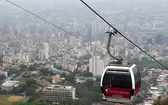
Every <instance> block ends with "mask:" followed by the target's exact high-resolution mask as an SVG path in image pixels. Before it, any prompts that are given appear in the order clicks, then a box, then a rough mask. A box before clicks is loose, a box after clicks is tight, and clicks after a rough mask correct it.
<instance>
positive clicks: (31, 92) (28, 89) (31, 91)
mask: <svg viewBox="0 0 168 105" xmlns="http://www.w3.org/2000/svg"><path fill="white" fill-rule="evenodd" d="M34 93H35V89H34V88H32V87H29V88H27V89H26V91H25V94H26V96H32V95H33V94H34Z"/></svg>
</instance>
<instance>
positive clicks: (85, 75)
mask: <svg viewBox="0 0 168 105" xmlns="http://www.w3.org/2000/svg"><path fill="white" fill-rule="evenodd" d="M80 75H81V76H84V77H93V74H92V73H91V72H89V71H87V70H85V71H83V72H82V73H81V74H80Z"/></svg>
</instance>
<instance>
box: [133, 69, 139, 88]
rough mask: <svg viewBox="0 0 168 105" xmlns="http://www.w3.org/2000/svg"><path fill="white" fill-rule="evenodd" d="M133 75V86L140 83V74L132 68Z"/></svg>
mask: <svg viewBox="0 0 168 105" xmlns="http://www.w3.org/2000/svg"><path fill="white" fill-rule="evenodd" d="M133 73H134V77H135V86H137V85H138V84H140V83H141V75H140V72H139V71H138V69H137V67H134V68H133Z"/></svg>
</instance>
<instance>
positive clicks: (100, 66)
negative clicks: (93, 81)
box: [89, 56, 105, 76]
mask: <svg viewBox="0 0 168 105" xmlns="http://www.w3.org/2000/svg"><path fill="white" fill-rule="evenodd" d="M104 68H105V64H104V61H103V60H102V59H100V57H99V56H93V57H92V58H90V59H89V72H91V73H92V74H93V75H94V76H97V75H102V73H103V71H104Z"/></svg>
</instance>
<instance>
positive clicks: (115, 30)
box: [80, 0, 168, 70]
mask: <svg viewBox="0 0 168 105" xmlns="http://www.w3.org/2000/svg"><path fill="white" fill-rule="evenodd" d="M80 1H81V2H82V3H83V4H84V5H86V6H87V7H88V8H89V9H90V10H91V11H92V12H94V13H95V14H96V15H97V16H98V17H99V18H101V19H102V20H103V21H104V22H105V23H107V24H108V25H109V26H110V27H111V28H113V30H114V32H115V33H116V34H117V33H118V34H120V35H121V36H122V37H124V38H125V39H126V40H128V41H129V42H130V43H132V44H133V45H134V46H136V47H137V48H138V49H140V50H141V51H142V52H144V53H145V54H146V55H148V56H149V57H150V58H152V59H153V60H154V61H156V62H157V63H158V64H160V65H161V66H163V67H164V68H165V69H167V70H168V68H167V67H166V66H165V65H163V64H162V63H160V62H159V61H158V60H156V59H155V58H154V57H152V56H151V55H150V54H148V53H147V52H146V51H144V50H143V49H142V48H140V47H139V46H138V45H136V44H135V43H134V42H132V41H131V40H130V39H128V38H127V37H126V36H124V35H123V34H122V33H121V32H120V31H118V30H117V29H116V28H115V27H113V26H112V25H111V24H110V23H109V22H108V21H106V20H105V19H104V18H103V17H102V16H101V15H99V14H98V13H97V12H96V11H95V10H94V9H92V8H91V7H90V6H89V5H88V4H87V3H85V2H84V1H83V0H80Z"/></svg>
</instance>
